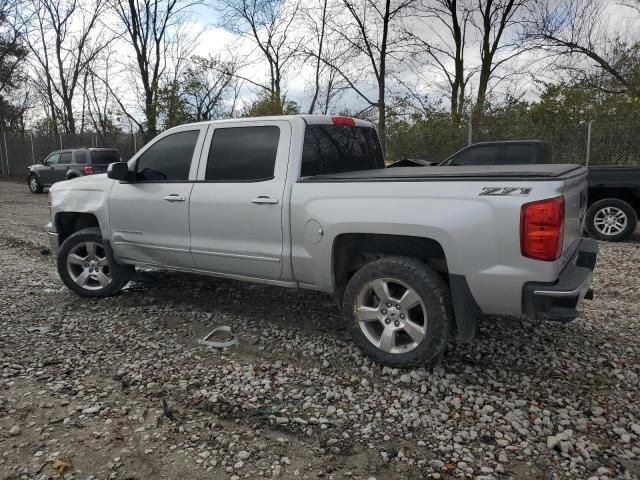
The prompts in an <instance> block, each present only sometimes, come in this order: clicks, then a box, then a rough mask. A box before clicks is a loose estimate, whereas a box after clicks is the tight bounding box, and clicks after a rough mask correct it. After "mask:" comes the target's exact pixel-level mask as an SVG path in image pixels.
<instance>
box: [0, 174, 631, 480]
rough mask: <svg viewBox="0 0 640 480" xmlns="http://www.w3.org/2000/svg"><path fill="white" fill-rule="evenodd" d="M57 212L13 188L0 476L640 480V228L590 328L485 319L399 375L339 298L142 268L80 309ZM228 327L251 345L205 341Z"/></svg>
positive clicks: (3, 188)
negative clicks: (378, 359)
mask: <svg viewBox="0 0 640 480" xmlns="http://www.w3.org/2000/svg"><path fill="white" fill-rule="evenodd" d="M46 202H47V199H46V195H32V194H30V193H28V191H27V188H26V186H25V185H22V184H12V183H8V182H0V328H1V329H2V336H1V337H0V345H1V348H0V479H9V478H11V479H13V478H50V477H55V476H56V475H57V473H58V471H57V470H56V467H54V464H55V462H56V461H57V460H60V459H64V460H60V461H61V462H63V463H64V464H65V465H68V467H64V468H63V469H62V470H63V474H64V475H65V478H78V479H80V478H82V479H84V478H159V477H161V476H164V477H167V478H203V479H204V478H228V479H246V478H251V479H253V478H307V479H312V478H324V479H342V478H352V479H372V478H374V479H377V480H386V479H396V478H406V479H422V478H442V479H445V478H474V479H502V478H517V479H530V478H544V479H551V478H555V479H573V478H589V479H591V478H595V479H607V478H638V477H639V476H640V385H639V378H640V345H639V342H638V332H639V331H640V304H639V302H638V301H637V299H638V298H639V295H640V248H639V247H640V244H639V243H638V237H637V236H636V238H635V243H633V242H632V243H624V244H603V245H602V247H601V257H600V261H599V265H598V268H597V271H596V274H595V278H594V282H593V287H594V289H595V299H594V300H593V301H592V302H585V303H584V305H583V307H582V312H583V313H582V315H581V316H580V317H579V318H578V319H577V320H576V321H574V322H572V323H569V324H566V325H562V324H554V323H541V322H534V321H530V320H526V319H523V318H502V317H491V318H486V319H483V322H482V325H481V326H480V329H479V333H478V337H477V338H476V340H475V341H474V342H473V343H472V344H470V345H450V347H449V350H448V352H447V353H446V355H445V356H444V358H443V359H442V362H441V364H440V365H437V366H436V367H434V368H433V369H431V370H425V369H415V370H396V369H390V368H387V367H384V368H383V367H380V366H379V365H376V364H372V363H371V362H370V361H369V360H368V359H367V358H365V357H364V356H363V355H362V354H361V353H360V352H359V350H357V349H356V348H355V347H354V346H353V345H352V344H351V342H350V340H349V339H348V338H347V337H346V335H345V332H344V329H343V327H342V326H341V324H342V320H341V315H340V313H339V311H338V310H337V308H336V307H335V306H334V303H333V301H332V299H331V298H330V297H329V296H327V295H324V294H319V293H315V292H309V291H295V290H285V289H277V288H272V287H266V286H261V285H253V284H241V283H236V282H232V281H228V280H219V279H213V278H203V277H197V276H189V275H186V274H179V273H172V272H167V271H162V270H150V269H143V270H139V271H138V272H137V273H136V276H135V277H134V279H133V280H132V282H131V283H130V284H129V285H128V286H127V288H126V289H125V290H124V291H123V292H122V293H121V294H119V295H117V296H115V297H112V298H107V299H101V300H90V299H82V298H80V297H78V296H76V295H75V294H73V293H72V292H70V291H68V290H67V289H65V288H64V287H63V286H62V284H61V282H60V281H59V280H58V278H57V276H56V274H55V269H54V264H53V261H54V260H53V258H52V256H50V255H48V256H47V255H42V254H41V251H43V250H44V249H45V248H46V247H47V245H46V243H45V242H46V237H45V235H44V234H43V233H42V232H43V227H44V225H45V224H46V223H47V221H48V218H47V205H46ZM222 325H228V326H231V328H232V329H233V333H234V335H235V336H236V337H237V338H238V345H237V346H235V347H231V348H225V349H210V348H206V347H204V346H202V345H200V344H199V343H198V340H199V339H200V338H202V337H203V336H204V335H205V334H206V333H207V332H210V331H211V330H212V329H213V328H215V327H216V326H222ZM31 327H38V328H31ZM42 327H44V328H42ZM57 465H58V466H60V465H61V463H58V464H57Z"/></svg>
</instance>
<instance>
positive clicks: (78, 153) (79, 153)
mask: <svg viewBox="0 0 640 480" xmlns="http://www.w3.org/2000/svg"><path fill="white" fill-rule="evenodd" d="M73 163H79V164H83V163H87V152H86V151H85V150H75V151H74V152H73Z"/></svg>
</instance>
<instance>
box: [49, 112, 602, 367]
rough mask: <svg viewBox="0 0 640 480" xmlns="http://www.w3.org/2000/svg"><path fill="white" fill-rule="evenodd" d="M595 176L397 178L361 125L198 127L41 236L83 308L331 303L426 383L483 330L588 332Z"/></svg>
mask: <svg viewBox="0 0 640 480" xmlns="http://www.w3.org/2000/svg"><path fill="white" fill-rule="evenodd" d="M586 176H587V170H586V169H585V168H584V167H581V166H578V165H522V166H507V167H505V166H492V167H484V166H483V167H480V168H479V167H473V166H471V167H439V166H438V167H406V168H402V167H399V168H385V163H384V159H383V153H382V149H381V145H380V142H379V139H378V136H377V133H376V130H375V128H374V126H373V125H372V124H371V123H368V122H365V121H362V120H359V119H353V118H351V117H335V116H334V117H332V116H307V115H298V116H284V117H264V118H259V119H249V118H247V119H233V120H224V121H213V122H203V123H195V124H190V125H182V126H179V127H175V128H172V129H170V130H167V131H166V132H164V133H162V134H160V135H158V136H157V137H156V138H155V139H154V140H153V141H151V142H149V143H148V144H147V145H146V146H145V147H144V148H143V149H142V150H141V151H139V152H138V153H137V154H136V155H135V156H134V157H133V158H131V160H130V161H129V162H127V163H125V162H117V163H113V164H111V165H110V166H109V169H108V173H107V174H106V175H92V176H87V177H81V178H78V179H75V180H73V181H65V182H60V183H56V184H55V185H54V186H53V187H52V188H51V191H50V204H51V215H52V218H51V223H49V225H48V226H47V230H48V233H49V237H50V240H51V245H52V248H53V249H54V250H55V251H57V268H58V272H59V274H60V278H61V279H62V281H63V282H64V284H65V285H66V286H67V287H68V288H69V289H71V290H73V291H74V292H76V293H78V294H79V295H81V296H85V297H105V296H109V295H114V294H115V293H117V292H118V291H119V290H120V289H121V288H122V287H123V286H124V285H125V284H126V283H127V282H128V281H129V279H130V278H131V276H132V275H133V273H134V268H135V266H146V267H148V266H151V267H158V268H162V269H169V270H175V271H181V272H191V273H195V274H203V275H212V276H218V277H225V278H230V279H236V280H243V281H251V282H260V283H265V284H269V285H276V286H281V287H291V288H305V289H313V290H318V291H322V292H329V293H333V294H334V296H335V298H336V300H337V303H338V305H339V306H340V307H341V310H342V313H343V316H344V321H345V325H346V328H347V330H348V331H349V332H350V333H351V335H352V337H353V339H354V342H355V343H356V344H357V345H358V346H359V347H360V348H361V349H362V350H363V351H364V352H365V353H366V354H367V355H369V356H370V357H371V358H372V359H374V360H375V361H377V362H379V363H382V364H384V365H388V366H393V367H413V366H423V365H427V364H429V363H433V362H434V361H435V360H436V359H437V358H438V356H439V354H440V353H441V352H442V351H443V349H445V347H446V345H447V342H448V340H450V339H452V337H454V336H455V337H456V338H457V340H459V341H470V340H471V339H472V338H473V336H474V334H475V331H476V325H477V322H478V318H479V316H480V315H481V314H496V315H522V314H525V315H527V316H529V317H531V318H534V319H538V320H559V321H568V320H572V319H574V318H575V317H576V316H577V315H578V312H577V310H576V308H577V306H578V303H579V302H580V301H581V300H582V299H583V298H584V297H585V296H587V297H588V296H590V294H591V290H590V282H591V277H592V272H593V270H594V268H595V264H596V258H597V254H598V244H597V242H596V241H594V240H589V239H584V238H581V231H582V223H583V221H584V217H585V209H586V201H587V182H586ZM185 293H187V292H185ZM247 301H250V299H247Z"/></svg>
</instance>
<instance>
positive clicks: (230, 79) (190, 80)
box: [181, 56, 238, 122]
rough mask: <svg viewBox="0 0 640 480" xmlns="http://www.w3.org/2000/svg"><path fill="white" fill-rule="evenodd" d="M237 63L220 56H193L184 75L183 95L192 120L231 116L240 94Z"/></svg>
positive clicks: (182, 82) (198, 120)
mask: <svg viewBox="0 0 640 480" xmlns="http://www.w3.org/2000/svg"><path fill="white" fill-rule="evenodd" d="M236 68H237V67H236V64H235V63H234V62H233V61H223V60H221V59H220V58H217V57H212V56H209V57H208V58H203V57H193V58H192V59H191V64H190V65H189V66H188V67H187V68H186V70H185V72H184V74H183V76H182V81H181V84H182V91H183V98H184V101H185V103H186V105H187V107H188V108H187V110H188V112H189V113H190V115H191V117H192V120H193V121H196V122H200V121H203V120H213V119H215V118H222V117H224V116H230V115H231V114H232V112H233V108H234V105H235V101H232V102H231V103H225V102H227V100H229V99H230V98H232V99H233V100H235V97H236V95H237V89H236V86H237V83H238V82H237V79H236V76H235V72H236Z"/></svg>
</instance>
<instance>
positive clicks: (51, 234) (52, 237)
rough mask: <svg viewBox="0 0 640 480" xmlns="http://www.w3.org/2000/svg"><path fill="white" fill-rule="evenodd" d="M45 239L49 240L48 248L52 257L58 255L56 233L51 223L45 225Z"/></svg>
mask: <svg viewBox="0 0 640 480" xmlns="http://www.w3.org/2000/svg"><path fill="white" fill-rule="evenodd" d="M46 228H47V237H48V238H49V247H50V249H51V253H53V255H57V254H58V246H59V245H58V232H56V230H55V228H54V227H53V225H52V224H51V223H48V224H47V227H46Z"/></svg>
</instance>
